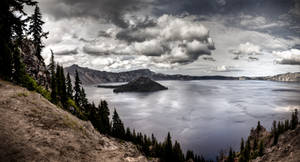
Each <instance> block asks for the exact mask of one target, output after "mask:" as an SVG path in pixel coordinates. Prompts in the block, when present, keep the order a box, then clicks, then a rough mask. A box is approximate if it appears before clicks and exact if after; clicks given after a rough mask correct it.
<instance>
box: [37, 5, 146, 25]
mask: <svg viewBox="0 0 300 162" xmlns="http://www.w3.org/2000/svg"><path fill="white" fill-rule="evenodd" d="M40 4H41V5H42V6H44V7H43V9H44V10H45V12H47V13H49V14H50V15H52V16H53V17H55V18H56V19H62V18H95V19H104V20H106V21H107V22H110V23H113V24H115V25H117V26H119V27H122V28H126V27H127V26H128V23H127V22H125V21H124V17H123V15H124V14H126V13H130V12H133V11H138V10H140V9H141V8H143V7H146V4H148V2H147V0H146V1H140V0H122V1H120V0H40Z"/></svg>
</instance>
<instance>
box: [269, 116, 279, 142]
mask: <svg viewBox="0 0 300 162" xmlns="http://www.w3.org/2000/svg"><path fill="white" fill-rule="evenodd" d="M271 133H272V136H273V145H276V144H277V142H278V137H279V131H278V129H277V126H276V121H275V120H274V121H273V126H272V129H271Z"/></svg>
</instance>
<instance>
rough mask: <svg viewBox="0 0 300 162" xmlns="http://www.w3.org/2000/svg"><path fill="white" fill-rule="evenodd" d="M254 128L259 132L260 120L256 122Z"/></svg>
mask: <svg viewBox="0 0 300 162" xmlns="http://www.w3.org/2000/svg"><path fill="white" fill-rule="evenodd" d="M256 130H257V132H259V131H260V130H261V125H260V121H258V122H257V127H256Z"/></svg>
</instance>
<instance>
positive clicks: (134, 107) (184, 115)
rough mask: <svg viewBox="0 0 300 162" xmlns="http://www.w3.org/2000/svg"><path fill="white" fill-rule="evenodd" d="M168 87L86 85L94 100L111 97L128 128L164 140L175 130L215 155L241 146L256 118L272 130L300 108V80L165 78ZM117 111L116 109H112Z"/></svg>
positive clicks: (186, 142)
mask: <svg viewBox="0 0 300 162" xmlns="http://www.w3.org/2000/svg"><path fill="white" fill-rule="evenodd" d="M160 83H161V84H163V85H164V86H167V87H168V88H169V89H168V90H165V91H159V92H153V93H118V94H115V93H113V92H112V89H104V88H96V87H94V86H88V87H85V89H86V92H87V97H88V98H89V100H90V101H94V102H95V103H97V104H98V102H99V100H100V99H105V100H107V101H108V103H109V106H110V108H111V110H112V109H113V108H116V109H117V111H118V113H119V115H120V116H121V119H122V120H123V122H124V123H125V125H126V126H128V127H130V128H134V129H136V130H137V131H141V132H143V133H146V134H148V135H151V133H154V135H155V136H156V137H157V138H158V139H159V140H163V139H164V137H165V136H166V135H167V132H168V131H169V132H171V135H172V137H173V140H177V141H179V142H180V143H181V146H182V148H183V150H184V151H186V150H187V149H192V150H194V151H195V152H196V153H199V154H203V155H204V156H205V157H207V158H211V159H215V156H216V155H217V153H218V152H219V151H220V149H224V148H228V147H229V146H232V147H233V148H235V149H238V148H239V144H240V139H241V137H244V138H245V137H247V135H248V134H249V131H250V129H251V127H255V126H256V125H257V121H258V120H260V121H261V123H262V124H263V125H264V126H265V127H267V128H268V129H270V127H271V124H272V121H273V120H284V119H288V118H289V117H290V112H291V110H293V109H295V108H299V106H300V84H299V83H283V82H272V81H218V80H210V81H204V80H203V81H160ZM111 112H112V111H111Z"/></svg>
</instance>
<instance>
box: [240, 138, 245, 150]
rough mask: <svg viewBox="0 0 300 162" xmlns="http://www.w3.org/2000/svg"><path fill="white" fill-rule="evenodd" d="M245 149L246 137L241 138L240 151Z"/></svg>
mask: <svg viewBox="0 0 300 162" xmlns="http://www.w3.org/2000/svg"><path fill="white" fill-rule="evenodd" d="M243 151H244V139H243V138H242V139H241V146H240V153H242V152H243Z"/></svg>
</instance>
